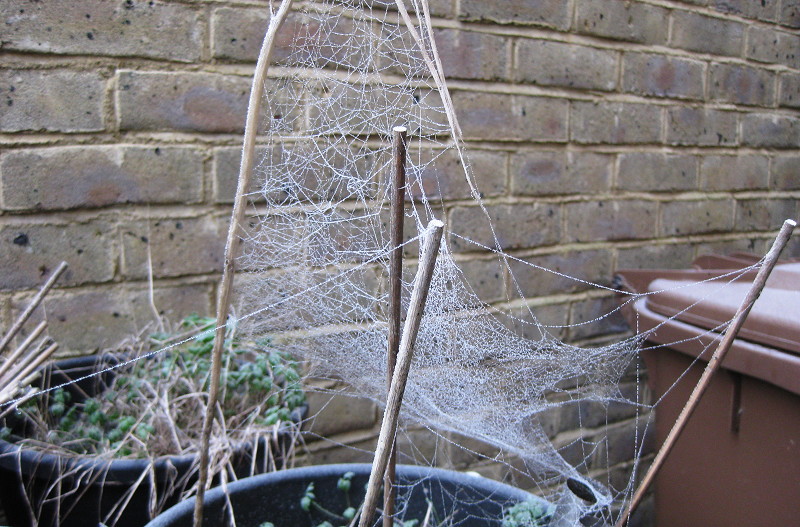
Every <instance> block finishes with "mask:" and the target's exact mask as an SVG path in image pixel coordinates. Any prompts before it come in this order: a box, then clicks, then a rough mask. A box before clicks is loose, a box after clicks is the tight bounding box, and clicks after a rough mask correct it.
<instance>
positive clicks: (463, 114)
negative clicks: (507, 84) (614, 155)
mask: <svg viewBox="0 0 800 527" xmlns="http://www.w3.org/2000/svg"><path fill="white" fill-rule="evenodd" d="M453 104H454V105H455V107H456V114H457V115H458V119H459V122H460V124H461V129H462V131H463V132H464V137H465V138H467V139H474V138H479V139H483V140H486V139H489V140H492V141H502V140H507V141H558V142H562V141H566V139H567V108H568V106H569V103H568V102H567V101H566V100H563V99H555V98H549V97H528V96H523V95H501V94H496V93H477V92H462V91H459V92H455V93H454V94H453Z"/></svg>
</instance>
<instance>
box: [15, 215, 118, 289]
mask: <svg viewBox="0 0 800 527" xmlns="http://www.w3.org/2000/svg"><path fill="white" fill-rule="evenodd" d="M115 239H116V236H115V230H114V225H113V224H111V223H109V222H107V221H102V220H93V221H89V222H86V223H75V224H64V223H53V224H41V223H31V222H24V223H23V222H13V223H7V224H5V225H3V226H2V227H0V240H2V241H1V243H2V250H0V267H2V269H3V273H2V276H0V289H11V290H16V289H27V288H34V287H39V286H41V285H42V284H43V283H44V281H45V280H46V279H47V278H48V277H49V276H50V274H51V273H52V272H53V270H54V269H55V268H56V267H58V265H59V264H60V263H61V262H62V261H65V262H67V264H68V265H69V267H68V268H67V270H66V271H65V272H64V274H62V275H61V278H59V280H58V282H57V287H63V286H74V285H80V284H86V283H100V282H108V281H109V280H111V279H113V278H114V269H115V259H116V253H117V250H116V244H115Z"/></svg>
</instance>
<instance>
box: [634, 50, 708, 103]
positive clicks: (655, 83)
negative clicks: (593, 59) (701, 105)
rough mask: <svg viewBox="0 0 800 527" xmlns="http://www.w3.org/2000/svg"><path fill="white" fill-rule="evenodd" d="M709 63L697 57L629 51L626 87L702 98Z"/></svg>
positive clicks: (638, 90) (656, 93)
mask: <svg viewBox="0 0 800 527" xmlns="http://www.w3.org/2000/svg"><path fill="white" fill-rule="evenodd" d="M704 78H705V64H704V63H702V62H698V61H695V60H688V59H682V58H677V57H670V56H667V55H653V54H649V53H625V55H624V57H623V76H622V88H623V89H624V90H625V91H627V92H631V93H636V94H639V95H655V96H658V97H675V98H678V99H702V98H703V79H704Z"/></svg>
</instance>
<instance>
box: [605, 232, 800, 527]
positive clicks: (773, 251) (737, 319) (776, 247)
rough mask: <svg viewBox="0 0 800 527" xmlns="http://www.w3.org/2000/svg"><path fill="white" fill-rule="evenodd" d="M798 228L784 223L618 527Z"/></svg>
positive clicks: (675, 437) (691, 410)
mask: <svg viewBox="0 0 800 527" xmlns="http://www.w3.org/2000/svg"><path fill="white" fill-rule="evenodd" d="M796 226H797V223H796V222H795V221H793V220H786V221H785V222H784V223H783V227H781V230H780V232H779V233H778V236H777V238H775V242H774V243H773V244H772V247H771V248H770V250H769V252H767V254H766V256H765V257H764V263H763V264H762V265H761V269H759V270H758V274H757V275H756V278H755V280H754V281H753V285H752V286H751V287H750V290H749V291H748V292H747V295H746V296H745V298H744V300H743V301H742V304H741V305H740V306H739V309H738V310H737V311H736V314H735V315H734V317H733V320H732V321H731V323H730V325H729V326H728V328H727V329H726V330H725V333H724V334H723V336H722V340H720V343H719V345H718V346H717V349H716V350H715V351H714V354H713V355H712V356H711V358H710V359H709V361H708V364H707V365H706V369H705V370H704V371H703V375H702V376H701V377H700V380H699V381H698V382H697V385H696V386H695V387H694V390H692V393H691V395H690V396H689V400H688V401H687V402H686V405H685V406H684V407H683V410H681V413H680V415H678V419H676V421H675V424H674V425H673V426H672V430H670V431H669V434H667V438H666V439H665V440H664V444H663V445H661V448H660V449H659V451H658V453H657V454H656V457H655V459H653V464H652V465H650V469H649V470H648V471H647V473H646V474H645V476H644V479H643V480H642V483H641V485H639V488H638V489H637V490H636V493H635V494H634V495H633V499H631V502H630V503H629V504H628V507H627V508H626V509H625V511H624V512H623V513H622V516H621V517H620V518H619V521H618V522H617V524H616V525H617V527H623V526H624V525H625V524H626V523H627V522H628V519H629V518H630V515H631V513H632V512H633V511H634V510H635V509H636V507H637V506H638V505H639V503H640V502H641V500H642V498H643V497H644V493H645V492H646V491H647V489H648V487H650V485H651V484H652V482H653V480H654V479H655V476H656V474H658V471H659V470H660V469H661V467H662V465H663V464H664V461H665V460H666V458H667V456H668V455H669V453H670V452H671V451H672V447H674V446H675V443H676V442H677V440H678V438H679V437H680V435H681V432H683V430H684V429H685V427H686V423H687V422H688V421H689V418H690V417H691V416H692V414H693V413H694V410H695V409H696V408H697V404H698V403H699V402H700V398H701V397H702V396H703V393H705V391H706V388H708V386H709V384H710V382H711V378H712V377H713V375H714V374H715V373H716V372H717V370H719V368H720V367H721V366H722V361H723V359H724V358H725V355H726V354H727V353H728V350H729V349H730V347H731V345H732V344H733V341H734V339H735V338H736V335H737V334H738V333H739V330H740V329H741V328H742V324H744V321H745V320H746V319H747V315H748V314H749V313H750V309H751V308H752V307H753V304H754V303H755V301H756V300H757V299H758V297H759V295H760V294H761V291H762V290H763V289H764V285H765V284H766V283H767V279H768V278H769V275H770V273H771V272H772V269H773V268H774V267H775V264H776V263H777V262H778V257H779V256H780V254H781V251H783V248H784V247H786V244H787V243H788V241H789V237H790V236H791V235H792V231H793V230H794V228H795V227H796Z"/></svg>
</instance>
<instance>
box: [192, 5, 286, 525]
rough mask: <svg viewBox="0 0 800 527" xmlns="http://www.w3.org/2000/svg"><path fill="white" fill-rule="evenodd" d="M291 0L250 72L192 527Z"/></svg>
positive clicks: (198, 513)
mask: <svg viewBox="0 0 800 527" xmlns="http://www.w3.org/2000/svg"><path fill="white" fill-rule="evenodd" d="M291 6H292V0H281V5H280V7H279V8H278V12H277V13H275V15H274V17H272V19H271V20H270V23H269V27H268V28H267V33H266V35H265V36H264V41H263V42H262V44H261V51H260V53H259V55H258V62H257V63H256V70H255V74H254V75H253V85H252V88H251V89H250V100H249V103H248V106H247V120H246V123H245V129H244V141H243V145H242V163H241V165H240V167H239V181H238V184H237V187H236V198H235V200H234V203H233V211H232V213H231V223H230V227H229V228H228V237H227V240H226V241H225V261H224V266H223V270H222V282H221V283H220V291H219V298H218V301H217V322H216V324H217V325H216V328H217V329H216V332H215V334H214V348H213V350H212V364H211V384H210V387H209V391H208V406H207V407H206V414H205V419H204V420H203V434H202V440H201V447H200V474H199V476H198V483H197V496H196V498H195V507H194V527H201V526H202V525H203V499H204V497H205V488H206V485H207V483H208V449H209V442H210V438H211V427H212V424H213V421H214V408H215V407H216V405H217V397H218V394H219V385H220V374H221V370H222V344H223V342H224V341H225V329H226V325H227V320H228V310H229V309H230V302H231V292H232V290H233V278H234V271H235V270H236V265H235V260H236V248H237V247H236V240H238V239H239V232H240V230H241V224H242V222H243V220H244V209H245V194H246V192H247V189H248V188H249V187H250V175H251V174H252V172H253V164H254V157H255V155H254V152H255V144H256V134H257V133H258V117H259V114H260V113H261V112H260V110H261V99H262V95H263V89H264V84H265V81H266V78H267V70H268V69H269V63H270V57H271V55H272V49H273V47H274V46H273V44H274V42H275V34H276V33H277V32H278V29H279V28H280V26H281V25H282V24H283V21H284V20H285V18H286V15H287V14H288V13H289V9H290V8H291Z"/></svg>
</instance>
